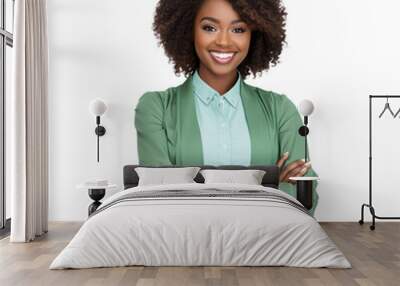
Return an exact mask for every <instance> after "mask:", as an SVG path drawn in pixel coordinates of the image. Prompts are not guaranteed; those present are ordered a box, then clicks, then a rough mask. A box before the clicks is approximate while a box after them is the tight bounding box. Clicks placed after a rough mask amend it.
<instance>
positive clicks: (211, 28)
mask: <svg viewBox="0 0 400 286" xmlns="http://www.w3.org/2000/svg"><path fill="white" fill-rule="evenodd" d="M202 29H203V30H204V31H207V32H212V31H213V30H215V28H214V27H211V26H209V25H205V26H203V27H202Z"/></svg>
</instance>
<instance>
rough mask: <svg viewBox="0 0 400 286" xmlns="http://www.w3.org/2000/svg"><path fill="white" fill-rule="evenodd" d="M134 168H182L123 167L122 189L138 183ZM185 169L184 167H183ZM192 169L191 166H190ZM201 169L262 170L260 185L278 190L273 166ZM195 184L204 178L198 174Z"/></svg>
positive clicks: (275, 170) (276, 173)
mask: <svg viewBox="0 0 400 286" xmlns="http://www.w3.org/2000/svg"><path fill="white" fill-rule="evenodd" d="M136 167H149V168H151V167H157V168H177V167H183V166H143V165H126V166H124V189H128V188H133V187H136V186H137V185H138V183H139V176H138V174H137V173H136V171H135V168H136ZM185 167H186V166H185ZM190 167H193V166H190ZM198 167H200V168H201V169H202V170H203V169H217V170H264V171H265V172H266V173H265V175H264V177H263V180H262V185H263V186H265V187H271V188H275V189H278V186H279V167H278V166H275V165H271V166H265V165H264V166H262V165H260V166H250V167H246V166H238V165H227V166H218V167H215V166H207V165H205V166H198ZM194 180H195V181H196V182H197V183H204V178H203V176H202V175H201V174H200V172H199V173H198V174H197V176H196V177H195V178H194Z"/></svg>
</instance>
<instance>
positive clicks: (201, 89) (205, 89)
mask: <svg viewBox="0 0 400 286" xmlns="http://www.w3.org/2000/svg"><path fill="white" fill-rule="evenodd" d="M240 82H241V76H240V73H239V72H238V79H237V80H236V83H235V84H234V85H233V87H232V88H231V89H230V90H229V91H227V92H226V93H225V94H223V96H222V97H223V98H224V99H226V101H228V103H229V104H230V105H232V106H233V107H234V108H236V107H237V104H238V102H239V99H240ZM193 87H194V93H195V94H196V96H197V97H198V98H199V99H200V100H201V101H202V102H204V104H206V105H208V104H210V102H211V101H213V100H214V99H216V98H219V97H220V96H221V95H220V94H219V93H218V91H216V90H215V89H213V88H212V87H211V86H209V85H208V84H207V83H206V82H205V81H203V80H202V79H201V77H200V75H199V73H198V71H197V70H196V72H195V73H194V75H193Z"/></svg>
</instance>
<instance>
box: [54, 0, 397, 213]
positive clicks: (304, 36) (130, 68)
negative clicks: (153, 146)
mask: <svg viewBox="0 0 400 286" xmlns="http://www.w3.org/2000/svg"><path fill="white" fill-rule="evenodd" d="M156 2H157V1H156V0H146V1H130V0H113V1H109V0H86V1H80V0H50V1H48V13H49V38H50V43H49V44H50V102H49V112H50V152H51V155H50V202H49V207H50V219H51V220H83V219H85V217H86V215H87V206H88V205H89V204H90V199H89V198H88V196H87V193H86V191H83V190H77V189H76V188H75V186H76V185H77V184H79V183H81V182H82V181H84V180H86V179H90V178H96V177H104V178H107V179H109V180H111V181H112V182H114V183H117V184H118V185H119V187H122V167H123V165H125V164H134V163H137V151H136V134H135V130H134V125H133V116H134V114H133V111H134V107H135V105H136V103H137V100H138V98H139V97H140V96H141V95H142V94H143V92H145V91H148V90H164V89H166V88H167V87H170V86H174V85H177V84H179V83H181V82H183V80H184V78H183V76H181V77H180V78H177V77H176V76H175V75H174V73H173V68H172V65H171V64H168V59H167V58H166V56H165V55H164V52H163V50H162V48H159V47H158V46H157V44H156V39H155V37H154V36H153V33H152V31H151V25H152V16H153V13H154V8H155V4H156ZM285 3H286V6H287V10H288V13H289V17H288V25H287V30H288V38H287V42H288V46H287V47H286V48H285V51H284V53H283V56H282V60H281V64H280V65H278V66H277V67H275V68H273V69H272V70H271V71H270V72H268V73H264V75H263V77H261V78H258V79H256V80H252V79H249V80H248V81H247V82H248V83H250V84H253V85H257V86H259V87H261V88H264V89H268V90H274V91H276V92H281V93H285V94H287V95H288V96H289V98H291V99H292V101H293V102H295V103H298V102H299V101H300V100H302V99H304V98H309V99H311V100H313V101H314V103H315V105H316V110H315V113H314V114H313V115H312V116H311V118H310V121H311V122H310V128H311V135H310V149H311V158H312V163H313V167H314V169H315V170H316V171H317V172H318V174H319V176H320V177H321V181H320V185H319V189H318V191H319V194H320V203H319V207H318V209H317V212H316V216H317V218H318V219H319V220H322V221H330V220H334V221H341V220H349V221H354V220H358V219H359V212H360V209H359V208H360V204H361V203H362V202H365V201H366V200H367V199H368V95H369V94H381V93H383V94H386V93H389V94H393V93H396V92H397V93H399V94H400V80H399V66H400V52H399V51H400V37H399V36H398V29H397V27H399V26H400V17H398V11H399V10H400V2H399V1H395V0H381V1H374V0H336V1H328V0H325V1H321V0H302V1H298V0H286V1H285ZM96 97H100V98H103V99H104V100H105V101H106V102H107V103H108V106H109V110H108V111H107V113H106V114H105V116H104V117H103V119H102V120H103V121H102V123H103V124H104V126H105V127H106V128H107V134H106V136H104V137H103V138H101V142H100V144H101V146H100V147H101V158H100V159H101V163H100V164H98V163H97V162H96V148H95V147H96V145H95V144H96V139H95V135H94V128H95V119H94V118H93V117H92V116H91V115H90V114H89V112H88V104H89V102H90V101H91V100H92V99H93V98H96ZM375 105H376V108H375V110H374V113H375V115H376V114H379V112H380V110H381V109H382V108H383V105H384V101H379V102H377V103H376V104H375ZM393 106H395V109H396V110H397V109H398V108H400V100H399V101H398V102H397V103H395V102H394V101H393ZM376 118H377V115H376ZM376 122H377V123H375V125H374V126H376V129H375V130H378V127H379V133H378V131H377V133H376V134H375V135H374V138H373V140H374V143H375V145H374V158H376V161H375V163H376V167H374V171H375V174H374V182H375V184H374V186H375V189H374V194H375V195H374V199H375V203H376V207H377V212H378V214H379V215H400V214H399V213H398V212H399V210H398V207H397V206H398V204H399V203H400V192H399V191H398V190H397V189H396V188H395V185H396V183H397V181H398V180H397V176H398V167H397V166H398V165H397V158H400V150H399V148H398V144H397V142H398V140H399V139H400V132H396V131H397V130H399V131H400V120H399V119H396V120H394V119H392V120H389V119H381V120H380V121H377V120H376ZM110 194H112V192H110V193H109V194H108V195H110ZM396 211H397V213H396Z"/></svg>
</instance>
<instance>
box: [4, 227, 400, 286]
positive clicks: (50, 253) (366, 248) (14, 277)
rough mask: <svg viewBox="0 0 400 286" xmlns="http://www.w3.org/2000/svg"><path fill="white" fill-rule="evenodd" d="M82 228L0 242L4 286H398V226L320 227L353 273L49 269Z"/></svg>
mask: <svg viewBox="0 0 400 286" xmlns="http://www.w3.org/2000/svg"><path fill="white" fill-rule="evenodd" d="M80 226H81V223H80V222H57V223H55V222H54V223H50V231H49V233H47V234H46V235H44V236H43V237H40V238H38V239H37V240H35V241H34V242H32V243H9V239H8V238H5V239H3V240H0V285H2V286H8V285H10V286H11V285H12V286H19V285H21V286H23V285H29V286H31V285H40V286H45V285H52V286H53V285H57V286H62V285H67V286H74V285H84V286H90V285H96V286H98V285H121V286H122V285H136V286H164V285H165V286H181V285H191V286H192V285H193V286H217V285H218V286H220V285H227V286H250V285H251V286H266V285H289V286H292V285H299V286H301V285H304V286H314V285H315V286H317V285H346V286H352V285H354V286H357V285H361V286H364V285H365V286H370V285H372V286H380V285H384V286H391V285H396V286H397V285H400V282H399V281H400V222H379V223H378V224H377V228H376V230H375V231H370V230H369V228H368V225H363V226H360V225H358V224H357V223H346V222H340V223H321V226H322V227H323V228H324V229H325V231H326V232H327V233H328V235H329V236H330V238H331V239H332V240H333V241H334V242H335V243H336V244H337V246H338V247H339V248H340V249H341V250H342V251H343V252H344V254H345V255H346V257H347V258H348V259H349V261H350V262H351V264H352V266H353V268H352V269H345V270H344V269H307V268H291V267H143V266H137V267H116V268H99V269H85V270H57V271H50V270H49V269H48V267H49V265H50V263H51V262H52V260H53V259H54V258H55V256H56V255H57V254H58V253H59V252H60V251H61V250H62V249H63V248H64V247H65V246H66V245H67V243H68V242H69V241H70V240H71V238H72V237H73V236H74V235H75V233H76V232H77V231H78V229H79V228H80Z"/></svg>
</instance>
